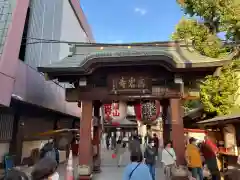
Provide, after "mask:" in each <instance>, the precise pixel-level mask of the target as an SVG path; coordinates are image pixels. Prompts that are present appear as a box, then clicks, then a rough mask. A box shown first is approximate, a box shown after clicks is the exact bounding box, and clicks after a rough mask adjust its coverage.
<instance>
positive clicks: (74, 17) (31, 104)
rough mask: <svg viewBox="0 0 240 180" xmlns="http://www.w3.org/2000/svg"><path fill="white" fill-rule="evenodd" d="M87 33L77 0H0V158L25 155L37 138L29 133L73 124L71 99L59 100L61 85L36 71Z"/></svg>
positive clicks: (63, 54) (84, 39) (19, 158)
mask: <svg viewBox="0 0 240 180" xmlns="http://www.w3.org/2000/svg"><path fill="white" fill-rule="evenodd" d="M39 39H47V40H49V39H54V40H60V41H80V42H91V41H93V36H92V33H91V30H90V27H89V25H88V23H87V21H86V17H85V16H84V13H83V11H82V9H81V7H80V4H79V1H78V0H51V1H49V0H41V1H40V0H21V1H19V0H0V41H1V44H0V55H1V57H0V83H1V85H0V162H2V157H3V155H4V154H6V153H8V152H9V153H11V154H14V155H16V159H15V160H16V163H20V162H21V161H22V159H23V158H25V157H29V156H30V153H31V150H32V149H33V148H36V147H39V145H40V143H41V141H42V140H43V139H47V138H49V137H40V138H39V137H34V136H33V134H36V133H38V132H44V131H47V130H52V129H54V128H57V127H59V126H60V128H66V127H72V126H74V124H75V122H79V119H78V117H79V114H80V109H79V108H78V106H77V104H76V103H67V102H66V101H65V86H66V85H65V84H59V83H58V82H54V81H46V80H45V77H44V75H43V74H41V73H39V72H38V71H37V69H36V67H38V66H42V65H45V64H49V63H52V62H56V61H59V60H61V59H63V58H65V57H66V56H67V55H68V53H69V46H68V44H66V43H39V41H40V40H39Z"/></svg>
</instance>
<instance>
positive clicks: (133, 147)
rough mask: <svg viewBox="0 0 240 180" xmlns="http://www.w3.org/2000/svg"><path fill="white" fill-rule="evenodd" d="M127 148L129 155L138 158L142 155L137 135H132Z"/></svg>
mask: <svg viewBox="0 0 240 180" xmlns="http://www.w3.org/2000/svg"><path fill="white" fill-rule="evenodd" d="M128 148H129V151H130V154H139V156H140V155H142V150H141V144H140V141H139V139H138V136H137V135H134V136H133V138H132V140H130V142H129V147H128Z"/></svg>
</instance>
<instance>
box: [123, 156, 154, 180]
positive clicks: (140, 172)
mask: <svg viewBox="0 0 240 180" xmlns="http://www.w3.org/2000/svg"><path fill="white" fill-rule="evenodd" d="M130 160H131V163H130V164H128V165H127V166H126V168H125V169H124V172H123V180H152V175H151V174H150V171H149V168H148V167H147V165H146V164H144V163H142V161H143V157H142V155H139V154H134V153H133V154H131V156H130Z"/></svg>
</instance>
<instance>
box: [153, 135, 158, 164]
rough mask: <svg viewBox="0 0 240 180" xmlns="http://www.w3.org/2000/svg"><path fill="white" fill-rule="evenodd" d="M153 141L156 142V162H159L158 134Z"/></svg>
mask: <svg viewBox="0 0 240 180" xmlns="http://www.w3.org/2000/svg"><path fill="white" fill-rule="evenodd" d="M153 141H154V147H155V149H156V160H158V152H159V139H158V137H157V134H156V133H154V134H153Z"/></svg>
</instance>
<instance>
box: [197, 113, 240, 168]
mask: <svg viewBox="0 0 240 180" xmlns="http://www.w3.org/2000/svg"><path fill="white" fill-rule="evenodd" d="M239 120H240V114H234V115H226V116H218V117H215V118H212V119H208V120H204V121H200V122H198V125H199V127H201V128H204V129H205V130H206V131H207V134H208V136H209V138H210V139H211V140H212V141H213V142H215V143H216V145H217V146H218V148H219V156H220V159H221V162H222V170H227V169H228V168H229V167H230V168H231V169H232V168H235V167H236V166H237V157H238V156H239V154H240V121H239Z"/></svg>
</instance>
